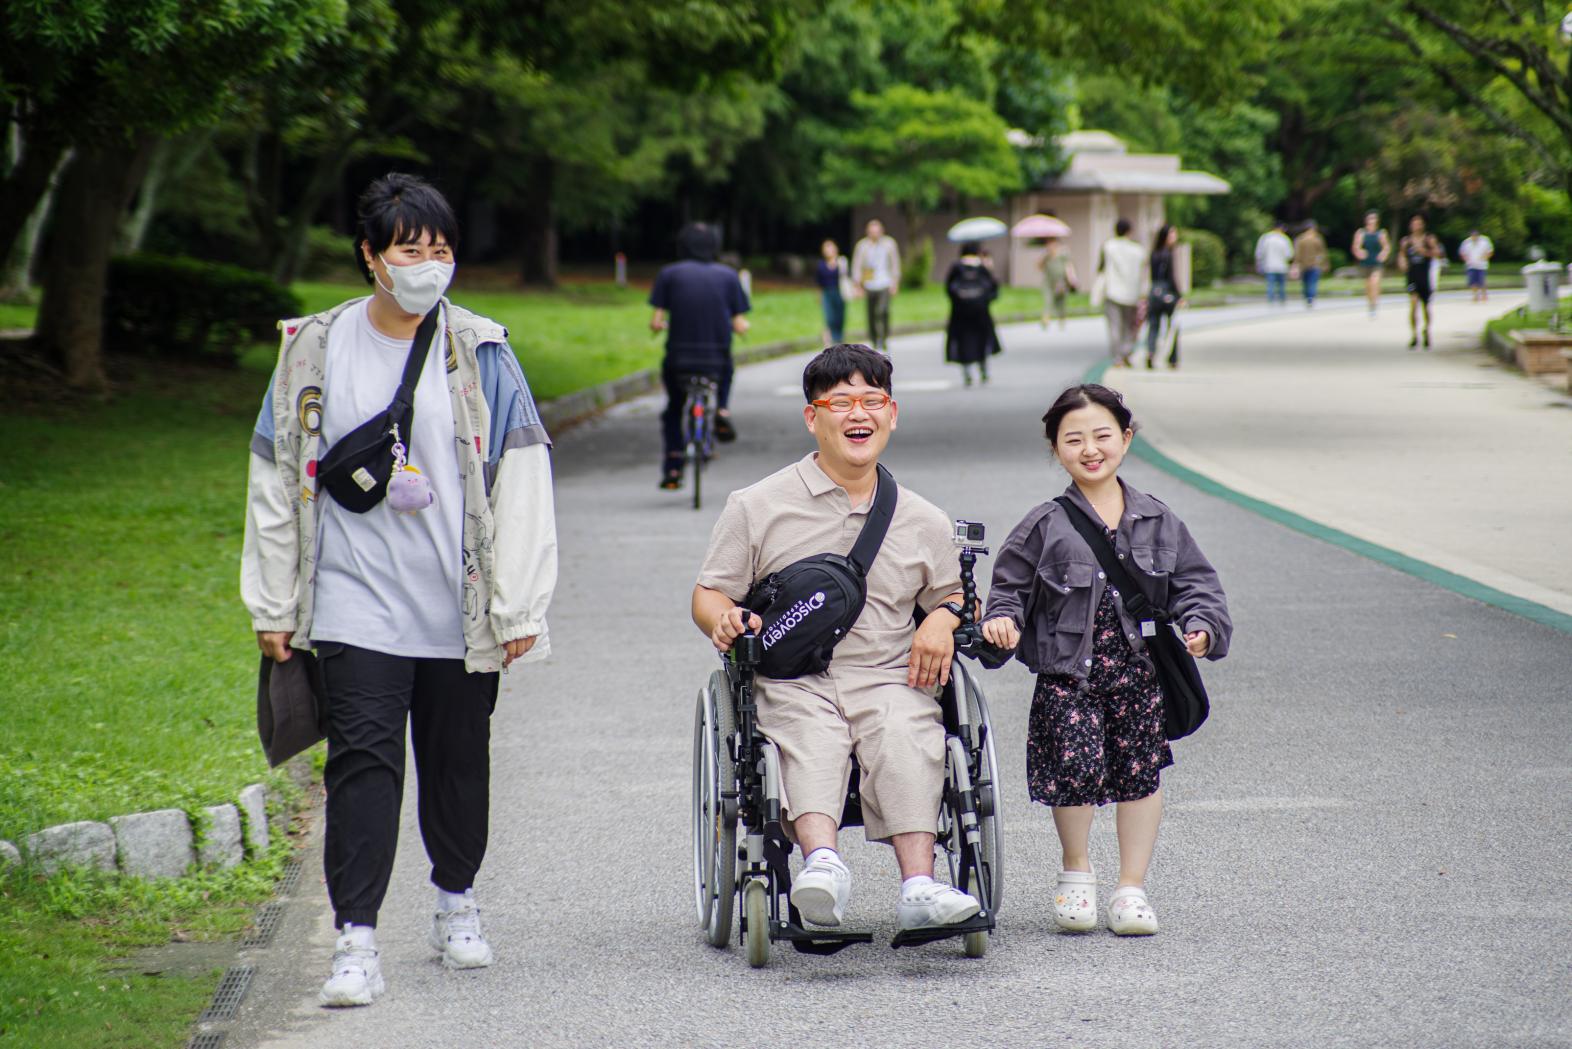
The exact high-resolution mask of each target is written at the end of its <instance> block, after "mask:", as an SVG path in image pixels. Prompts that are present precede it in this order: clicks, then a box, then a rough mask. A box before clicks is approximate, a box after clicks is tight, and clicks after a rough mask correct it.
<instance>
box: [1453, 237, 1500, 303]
mask: <svg viewBox="0 0 1572 1049" xmlns="http://www.w3.org/2000/svg"><path fill="white" fill-rule="evenodd" d="M1495 253H1496V246H1495V245H1494V244H1492V243H1491V242H1490V238H1489V237H1487V236H1485V235H1484V234H1483V233H1481V232H1479V230H1477V229H1471V230H1469V231H1468V237H1467V239H1465V240H1464V241H1463V243H1462V244H1460V245H1459V246H1458V249H1457V257H1458V258H1460V259H1462V260H1463V271H1464V272H1465V273H1466V274H1467V275H1468V290H1469V292H1471V293H1472V295H1473V300H1474V301H1475V302H1484V301H1485V300H1486V299H1488V298H1489V297H1490V296H1489V294H1488V293H1487V292H1486V291H1485V273H1486V271H1488V270H1489V269H1490V257H1491V256H1492V255H1494V254H1495Z"/></svg>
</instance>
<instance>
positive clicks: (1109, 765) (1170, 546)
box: [982, 384, 1233, 936]
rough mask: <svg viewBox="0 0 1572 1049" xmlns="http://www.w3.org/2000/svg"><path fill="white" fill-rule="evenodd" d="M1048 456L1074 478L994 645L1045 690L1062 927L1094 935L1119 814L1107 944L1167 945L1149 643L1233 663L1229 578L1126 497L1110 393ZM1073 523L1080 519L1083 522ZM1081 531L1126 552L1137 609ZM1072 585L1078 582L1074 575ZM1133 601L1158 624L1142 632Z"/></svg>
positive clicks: (1036, 775)
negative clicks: (1085, 526)
mask: <svg viewBox="0 0 1572 1049" xmlns="http://www.w3.org/2000/svg"><path fill="white" fill-rule="evenodd" d="M1043 426H1044V428H1045V430H1046V433H1047V436H1048V446H1049V448H1050V449H1051V450H1052V452H1053V455H1054V458H1055V459H1056V460H1057V462H1058V464H1059V465H1060V466H1061V467H1062V468H1063V469H1064V471H1065V472H1066V473H1068V474H1069V475H1070V485H1069V487H1067V488H1066V489H1065V490H1064V494H1063V495H1062V496H1060V497H1059V498H1060V499H1063V500H1065V502H1064V503H1061V502H1060V501H1059V500H1058V499H1049V500H1048V501H1046V502H1044V503H1041V504H1040V505H1038V506H1037V507H1036V508H1035V509H1033V510H1031V511H1029V512H1028V513H1027V515H1026V517H1025V518H1023V519H1022V520H1021V522H1020V523H1019V524H1017V525H1016V526H1015V528H1014V529H1013V530H1012V531H1011V532H1010V536H1009V538H1008V539H1006V540H1005V541H1004V545H1003V547H1001V548H1000V550H999V556H998V559H997V560H996V561H995V562H994V567H993V585H992V586H990V587H989V588H988V606H987V611H986V613H984V616H983V625H982V632H983V636H984V637H986V638H987V639H988V641H989V642H990V643H992V644H994V645H997V646H998V647H1000V648H1002V649H1005V650H1006V651H1012V652H1014V653H1015V658H1016V659H1018V660H1020V661H1021V662H1022V663H1025V664H1026V667H1027V669H1029V670H1030V671H1031V672H1032V673H1033V674H1035V675H1037V686H1036V689H1035V691H1034V692H1033V695H1032V704H1031V712H1030V715H1029V716H1028V719H1027V730H1026V784H1027V788H1028V791H1029V792H1030V794H1031V798H1032V800H1033V801H1035V802H1038V803H1039V804H1042V805H1047V806H1050V807H1051V808H1052V810H1053V822H1054V828H1055V830H1057V831H1058V837H1059V848H1060V850H1061V853H1062V856H1061V862H1062V867H1061V870H1060V872H1059V875H1058V878H1057V879H1056V882H1057V884H1056V887H1055V892H1054V895H1053V919H1054V924H1055V925H1057V926H1058V927H1059V929H1060V930H1062V931H1063V932H1067V933H1079V932H1089V931H1091V930H1092V929H1094V928H1096V927H1097V924H1098V919H1099V915H1098V912H1097V875H1096V873H1094V871H1093V869H1092V863H1091V857H1090V855H1089V854H1088V851H1087V846H1088V841H1089V838H1090V834H1091V830H1092V818H1093V816H1094V814H1095V813H1096V810H1097V807H1098V806H1101V805H1116V806H1118V811H1117V816H1116V822H1117V825H1118V836H1119V880H1118V882H1117V884H1116V886H1115V888H1114V891H1113V895H1112V897H1111V898H1110V899H1109V901H1108V912H1107V913H1108V928H1109V929H1110V930H1111V931H1112V932H1114V933H1115V934H1116V935H1119V936H1150V935H1152V934H1154V933H1156V932H1157V912H1156V911H1155V910H1154V909H1153V907H1152V904H1151V901H1150V900H1149V899H1148V898H1147V895H1146V873H1147V868H1148V866H1149V865H1150V863H1151V860H1152V852H1153V850H1154V849H1155V848H1156V846H1157V830H1158V826H1159V824H1160V823H1161V821H1162V815H1163V795H1162V771H1163V770H1164V769H1166V768H1168V767H1169V766H1170V765H1172V764H1173V760H1174V759H1173V750H1172V748H1171V747H1170V746H1169V743H1168V739H1167V736H1166V733H1165V732H1164V727H1163V692H1162V688H1161V686H1160V685H1159V684H1158V678H1157V670H1156V667H1155V665H1154V663H1153V660H1152V655H1151V653H1150V651H1149V650H1148V647H1147V645H1148V642H1147V641H1146V640H1144V639H1145V638H1146V637H1151V636H1153V633H1154V626H1155V630H1169V629H1171V627H1170V625H1169V624H1170V623H1172V625H1173V627H1177V628H1179V629H1180V630H1182V631H1184V644H1185V648H1187V649H1188V650H1189V652H1190V654H1191V655H1192V656H1194V657H1195V658H1196V659H1201V658H1206V659H1222V658H1223V657H1224V656H1225V655H1227V654H1228V646H1229V642H1230V640H1231V638H1232V634H1233V620H1232V618H1231V616H1230V615H1229V612H1228V599H1227V597H1226V596H1225V595H1224V593H1223V588H1222V584H1221V583H1220V582H1219V580H1218V578H1217V572H1216V570H1215V569H1213V567H1212V565H1211V563H1210V562H1209V561H1207V559H1206V555H1205V554H1203V553H1202V552H1201V548H1200V547H1199V546H1198V545H1197V544H1196V542H1195V539H1194V538H1193V537H1192V536H1191V535H1190V530H1189V529H1188V528H1187V527H1185V523H1184V522H1183V521H1182V520H1180V519H1179V515H1178V514H1176V513H1174V511H1173V510H1171V509H1170V508H1169V507H1168V506H1167V505H1166V504H1164V503H1163V502H1161V501H1160V500H1158V499H1155V498H1153V497H1152V496H1150V495H1147V494H1145V493H1144V492H1140V491H1137V490H1136V489H1135V488H1134V487H1133V486H1131V485H1130V484H1128V483H1127V482H1125V481H1124V479H1122V478H1121V477H1119V476H1118V474H1119V466H1120V464H1121V463H1122V462H1123V460H1124V458H1125V456H1126V455H1127V454H1128V453H1129V451H1130V441H1131V439H1132V438H1133V437H1134V436H1135V433H1134V431H1135V425H1134V420H1133V419H1131V417H1130V409H1129V408H1128V407H1126V406H1125V403H1124V400H1123V399H1122V398H1121V397H1120V396H1119V395H1118V394H1117V393H1115V392H1114V391H1113V390H1110V389H1108V388H1107V387H1106V386H1098V385H1090V384H1089V385H1082V386H1072V387H1070V388H1069V389H1067V390H1065V391H1064V392H1063V393H1061V394H1060V395H1059V397H1058V398H1057V399H1056V400H1055V401H1054V403H1053V405H1052V406H1051V407H1050V408H1049V409H1048V412H1047V414H1045V415H1044V416H1043ZM1072 508H1073V509H1072ZM1071 514H1077V515H1080V516H1084V517H1085V518H1086V519H1087V521H1088V522H1089V523H1092V524H1093V525H1094V526H1095V527H1096V528H1097V529H1098V530H1099V531H1101V532H1102V533H1103V535H1104V536H1105V537H1106V538H1107V540H1108V541H1109V542H1110V543H1111V544H1112V545H1113V546H1114V547H1115V548H1116V549H1117V550H1118V556H1119V558H1120V559H1122V560H1123V561H1124V562H1125V563H1126V564H1127V565H1128V568H1129V574H1130V576H1131V582H1132V583H1133V584H1134V585H1135V586H1136V587H1137V588H1138V589H1139V590H1140V591H1143V592H1142V593H1139V594H1132V593H1121V592H1120V590H1119V588H1118V587H1116V586H1114V585H1113V584H1114V581H1113V580H1112V579H1108V580H1105V579H1104V578H1103V575H1104V573H1102V572H1095V573H1094V572H1093V569H1094V568H1095V567H1096V562H1097V558H1096V556H1095V554H1094V553H1093V552H1092V550H1091V549H1090V547H1089V545H1088V542H1087V539H1086V538H1085V537H1083V534H1082V533H1081V532H1080V531H1079V530H1078V529H1077V528H1076V527H1075V524H1074V523H1073V521H1072V518H1071ZM1070 569H1075V571H1074V572H1073V573H1071V572H1069V570H1070ZM1137 598H1143V599H1145V602H1147V603H1148V605H1149V606H1155V609H1156V610H1160V611H1161V612H1162V613H1163V618H1162V619H1161V620H1158V621H1157V622H1156V623H1155V624H1154V623H1153V622H1152V616H1151V615H1150V609H1149V611H1148V612H1147V613H1144V614H1142V615H1140V616H1137V615H1135V614H1133V613H1132V608H1134V609H1139V608H1140V607H1141V604H1140V603H1139V602H1138V601H1137Z"/></svg>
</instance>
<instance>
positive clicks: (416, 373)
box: [317, 303, 442, 514]
mask: <svg viewBox="0 0 1572 1049" xmlns="http://www.w3.org/2000/svg"><path fill="white" fill-rule="evenodd" d="M441 309H442V306H441V304H440V303H439V304H438V305H436V306H433V307H432V308H431V312H430V313H428V314H426V317H425V319H424V320H422V321H421V322H420V327H419V328H418V329H416V331H415V338H414V340H413V341H412V342H411V343H410V345H409V357H408V358H407V359H406V360H405V361H404V374H403V375H402V376H401V377H400V378H399V382H398V389H397V390H395V391H394V392H393V400H392V402H391V403H389V404H388V406H387V408H386V410H384V411H383V412H381V413H380V414H378V415H377V416H376V417H374V418H371V419H367V420H366V421H365V422H363V423H361V424H360V425H359V426H357V427H355V428H354V429H353V430H351V431H350V432H349V433H347V434H345V435H344V436H343V437H341V438H339V440H338V442H337V443H336V444H334V445H333V447H332V448H329V449H328V453H327V454H326V455H324V456H323V457H322V461H321V462H319V463H318V464H317V480H318V481H319V482H320V484H321V485H322V487H324V488H326V489H327V490H328V494H329V495H331V496H332V497H333V498H334V499H335V500H337V501H338V504H339V505H340V506H342V507H343V508H344V509H346V510H348V511H350V512H351V513H356V514H363V513H365V512H366V511H367V510H370V509H371V508H372V507H373V506H376V505H377V504H378V503H380V502H381V501H382V498H383V496H385V495H387V491H388V481H390V480H392V478H393V462H394V456H393V445H394V444H396V443H400V442H402V443H403V445H404V449H405V452H406V454H407V453H408V451H409V448H410V445H411V444H412V443H413V441H414V436H415V434H414V426H415V385H416V384H417V383H418V382H420V372H421V369H422V368H423V367H424V366H425V364H426V358H427V357H428V356H430V350H431V336H432V334H433V333H434V332H435V331H436V329H437V313H438V311H440V310H441Z"/></svg>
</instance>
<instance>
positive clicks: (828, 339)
mask: <svg viewBox="0 0 1572 1049" xmlns="http://www.w3.org/2000/svg"><path fill="white" fill-rule="evenodd" d="M814 280H815V281H816V282H817V283H818V285H819V307H820V309H821V310H822V311H823V313H824V345H825V346H826V347H829V346H835V345H838V344H839V343H841V342H842V341H843V340H842V338H841V336H842V335H843V334H844V332H845V329H846V296H845V293H844V292H842V291H841V285H842V284H844V283H845V282H846V260H845V259H843V258H842V257H841V252H840V249H839V248H837V247H836V246H835V242H834V241H833V240H826V241H825V242H824V243H823V244H821V245H819V267H818V271H817V272H816V273H815V274H814Z"/></svg>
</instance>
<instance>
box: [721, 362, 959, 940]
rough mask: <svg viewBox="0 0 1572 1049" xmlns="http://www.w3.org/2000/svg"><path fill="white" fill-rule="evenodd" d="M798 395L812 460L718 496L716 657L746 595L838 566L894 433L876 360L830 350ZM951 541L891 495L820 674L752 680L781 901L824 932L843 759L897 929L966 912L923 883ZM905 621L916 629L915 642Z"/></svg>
mask: <svg viewBox="0 0 1572 1049" xmlns="http://www.w3.org/2000/svg"><path fill="white" fill-rule="evenodd" d="M803 393H804V394H805V396H806V398H807V401H808V404H807V405H806V407H805V408H804V409H803V419H804V421H805V423H806V424H807V427H808V431H809V432H810V433H811V434H813V437H814V440H815V441H816V442H817V443H818V451H817V452H814V453H810V454H809V455H807V456H805V457H804V458H803V459H801V460H799V461H798V462H796V463H794V464H792V465H791V466H788V467H786V468H785V469H783V470H780V471H778V472H777V473H775V474H772V475H771V476H769V477H766V478H765V479H764V480H762V481H760V482H759V483H757V484H755V485H752V486H750V487H748V488H744V489H741V490H739V491H736V492H733V493H732V494H731V496H730V498H729V499H728V500H727V502H726V508H725V510H724V511H722V513H721V515H720V518H719V520H717V521H716V523H715V531H714V533H713V534H712V536H711V538H710V546H709V551H708V553H707V554H706V555H705V559H704V565H703V568H702V569H701V571H700V573H699V579H698V585H697V586H695V588H694V591H693V620H694V622H695V623H696V624H698V626H699V629H701V630H703V631H704V633H705V634H707V635H708V636H709V638H710V640H711V642H712V643H713V644H714V645H715V647H716V648H717V649H719V650H720V651H722V652H725V651H727V650H728V649H730V648H731V646H732V643H733V642H734V641H735V640H736V639H737V637H738V636H739V635H740V634H741V633H742V632H743V630H744V628H745V627H746V628H749V629H753V630H759V629H760V628H761V627H762V626H763V623H762V620H761V619H760V617H759V616H757V615H754V614H752V613H751V612H750V611H749V610H747V609H744V608H742V607H740V605H741V602H742V601H743V600H744V599H745V597H746V596H747V594H748V592H749V590H750V589H752V588H753V586H754V585H755V583H757V582H758V581H759V580H761V579H764V578H765V577H766V576H768V575H770V574H771V573H774V572H779V571H780V570H781V569H783V568H785V567H786V566H788V565H790V564H792V563H793V562H795V561H798V560H800V559H802V558H804V557H811V556H813V555H817V554H825V553H834V554H842V555H844V554H846V553H848V552H849V551H850V550H851V548H852V546H853V544H854V542H855V541H856V539H857V537H858V535H859V534H860V533H861V531H862V529H863V526H864V523H865V522H866V520H867V518H868V515H869V511H870V509H871V508H872V507H873V505H874V495H875V490H876V488H877V487H878V480H877V477H878V461H879V456H880V454H881V453H882V452H883V451H884V447H885V445H886V444H887V443H888V442H889V439H890V433H891V431H893V430H894V429H895V424H896V414H897V409H896V403H895V401H894V400H893V399H892V396H891V394H892V386H891V366H890V361H889V359H888V358H887V357H885V356H884V355H883V354H881V353H879V352H878V351H876V350H873V349H870V348H869V347H867V346H849V345H840V346H832V347H830V348H829V349H827V350H825V351H824V352H823V353H821V354H819V355H818V356H817V357H815V358H814V359H813V360H812V361H811V362H810V363H809V364H808V367H807V369H806V370H805V371H804V372H803ZM952 538H953V527H952V522H951V520H950V518H948V517H947V516H945V514H944V513H942V512H941V511H940V510H939V509H938V508H937V507H935V506H934V505H933V504H932V503H930V502H928V501H927V500H925V499H923V498H922V497H921V496H919V495H917V494H916V493H915V492H912V491H910V490H908V489H904V488H902V489H900V490H899V493H898V498H897V500H896V503H895V507H894V512H893V515H892V516H891V517H890V519H889V526H888V530H887V532H886V533H885V536H884V539H883V542H882V544H881V545H880V546H879V550H878V553H877V554H876V555H875V556H874V558H873V561H872V564H871V565H870V566H869V568H868V573H867V577H866V582H867V601H866V604H865V605H864V606H863V609H862V612H861V614H860V615H859V616H858V618H857V620H856V622H855V624H854V625H853V626H852V627H851V629H850V630H848V631H847V632H846V634H845V636H844V637H843V638H842V639H841V640H840V641H839V642H838V643H837V644H836V645H835V648H834V654H833V658H832V659H831V662H830V664H829V667H828V668H827V669H826V670H824V671H823V672H821V673H810V674H805V675H803V676H801V677H796V678H792V679H788V680H782V679H775V678H769V677H764V676H760V677H759V678H758V679H757V703H758V714H757V716H758V725H759V728H760V730H761V731H762V732H763V733H764V734H765V735H766V736H768V737H769V738H770V740H771V741H772V742H774V743H775V745H776V746H777V747H778V748H779V750H780V754H781V778H782V783H783V788H784V789H783V795H784V797H783V800H784V803H785V809H786V817H787V821H788V822H787V827H788V828H789V833H790V834H791V836H792V837H793V838H794V839H795V840H796V841H797V843H798V844H799V845H800V846H801V847H802V850H803V854H804V855H805V857H806V864H805V866H804V868H803V872H802V874H801V875H800V876H799V877H798V878H796V879H795V880H794V881H793V884H792V892H791V902H792V903H793V904H794V905H795V906H796V907H797V909H798V910H799V911H800V912H801V913H802V915H803V917H804V918H806V919H807V921H809V922H811V923H813V924H816V925H828V926H835V925H839V924H840V922H841V919H842V917H843V916H844V914H845V910H846V901H847V898H848V896H849V894H850V890H851V873H850V871H849V870H848V869H847V867H846V864H845V863H844V862H843V861H842V860H841V857H840V854H839V852H838V851H837V850H836V834H837V832H838V830H839V820H840V816H841V813H842V809H843V803H844V801H845V798H846V790H847V785H848V780H849V777H850V774H851V765H852V757H853V755H855V756H856V759H857V764H858V766H859V768H860V769H861V773H862V779H861V798H862V812H863V822H864V830H865V834H866V836H867V838H868V840H870V841H880V842H888V843H889V844H890V845H892V846H894V848H895V855H896V861H897V862H898V863H899V865H900V869H901V878H902V882H901V892H900V895H899V902H898V906H897V912H896V913H897V920H898V923H899V925H900V927H901V928H902V929H919V928H928V927H932V926H944V925H953V924H956V923H959V922H964V921H966V920H967V919H969V918H971V917H973V916H975V915H976V914H977V913H978V912H979V910H980V906H979V904H978V902H977V900H976V899H974V898H973V897H971V896H969V895H967V894H966V893H964V892H961V891H960V890H959V889H956V888H952V887H950V886H948V885H944V884H941V883H939V882H936V881H934V880H933V859H934V831H935V828H936V827H937V825H938V818H939V805H940V800H941V793H942V790H943V786H944V774H945V771H944V749H945V738H944V737H945V730H944V725H943V722H942V717H941V712H940V707H939V703H938V700H937V698H936V697H937V694H938V691H939V689H940V688H941V686H942V685H943V684H945V683H946V682H947V681H948V680H949V675H950V664H951V661H952V659H953V657H954V652H955V639H954V631H955V629H956V627H957V626H959V625H960V624H961V621H962V619H961V616H960V615H959V614H958V612H959V610H960V608H961V607H962V606H961V605H960V604H959V602H961V601H963V600H964V594H963V590H962V586H961V578H960V571H959V567H958V565H957V563H956V557H955V549H954V546H953V545H952ZM816 596H818V595H816ZM918 607H921V608H922V609H923V611H924V612H925V613H927V615H926V618H925V619H924V620H923V622H922V625H921V626H920V627H914V626H913V621H914V613H915V611H916V609H917V608H918ZM745 617H746V621H745Z"/></svg>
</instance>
